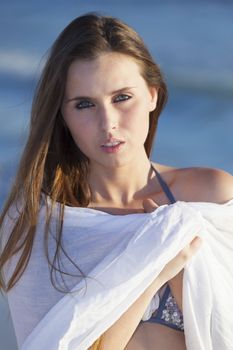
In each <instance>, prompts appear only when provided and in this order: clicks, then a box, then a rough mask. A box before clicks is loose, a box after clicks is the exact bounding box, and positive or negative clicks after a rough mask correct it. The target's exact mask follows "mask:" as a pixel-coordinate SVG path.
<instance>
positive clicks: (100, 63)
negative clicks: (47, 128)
mask: <svg viewBox="0 0 233 350" xmlns="http://www.w3.org/2000/svg"><path fill="white" fill-rule="evenodd" d="M143 83H144V84H145V82H144V79H143V78H142V75H141V67H140V65H139V64H138V63H137V62H136V60H134V59H133V58H132V57H130V56H127V55H124V54H120V53H116V52H109V53H105V54H101V55H100V56H98V57H97V58H95V59H92V60H75V61H74V62H73V63H72V64H71V65H70V67H69V69H68V74H67V81H66V91H67V92H69V90H73V89H74V88H75V89H81V90H87V89H88V91H90V90H95V92H96V88H98V89H103V90H106V91H107V90H109V89H111V90H112V88H113V85H114V88H116V89H117V88H119V89H120V88H122V87H123V86H131V85H132V86H133V85H134V84H143Z"/></svg>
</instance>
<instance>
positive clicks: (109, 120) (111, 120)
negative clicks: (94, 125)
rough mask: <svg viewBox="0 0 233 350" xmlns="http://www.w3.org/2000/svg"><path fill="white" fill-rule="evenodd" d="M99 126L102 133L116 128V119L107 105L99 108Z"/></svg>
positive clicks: (115, 115) (113, 112) (112, 110)
mask: <svg viewBox="0 0 233 350" xmlns="http://www.w3.org/2000/svg"><path fill="white" fill-rule="evenodd" d="M99 124H100V129H101V130H103V131H104V132H109V131H111V130H113V129H116V128H117V124H118V117H117V112H116V110H114V108H113V107H112V106H111V105H110V104H108V105H107V106H106V105H103V106H101V107H100V108H99Z"/></svg>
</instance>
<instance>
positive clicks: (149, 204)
mask: <svg viewBox="0 0 233 350" xmlns="http://www.w3.org/2000/svg"><path fill="white" fill-rule="evenodd" d="M142 205H143V208H144V210H145V212H146V213H151V212H152V211H154V210H155V209H157V208H158V207H159V206H158V204H156V203H155V201H153V199H151V198H146V199H144V200H143V202H142Z"/></svg>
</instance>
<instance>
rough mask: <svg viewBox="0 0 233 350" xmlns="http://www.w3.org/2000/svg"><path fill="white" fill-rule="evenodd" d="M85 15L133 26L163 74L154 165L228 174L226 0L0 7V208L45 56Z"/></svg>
mask: <svg viewBox="0 0 233 350" xmlns="http://www.w3.org/2000/svg"><path fill="white" fill-rule="evenodd" d="M89 11H100V12H101V13H103V14H107V15H112V16H116V17H119V18H120V19H122V20H123V21H125V22H126V23H128V24H129V25H131V26H133V27H134V28H135V29H136V30H137V31H138V32H139V34H140V35H141V36H142V37H143V38H144V41H145V42H146V44H147V46H148V47H149V49H150V50H151V52H152V54H153V56H154V58H155V60H156V61H157V63H158V64H159V65H160V67H161V69H162V71H163V72H164V75H165V78H166V81H167V83H168V87H169V95H170V97H169V102H168V105H167V107H166V109H165V110H164V112H163V114H162V116H161V118H160V122H159V127H158V132H157V137H156V142H155V144H154V149H153V155H152V159H153V160H155V161H157V162H161V163H164V164H169V165H172V166H178V167H188V166H204V167H215V168H222V169H224V170H226V171H228V172H231V173H233V159H232V149H233V136H232V133H233V41H232V37H233V3H232V1H231V0H229V1H227V0H218V1H217V0H195V1H190V0H170V1H169V0H160V1H159V0H144V1H142V0H118V1H112V0H109V1H103V0H102V1H100V0H95V1H91V0H89V1H78V0H76V1H72V0H68V1H64V0H63V1H61V0H60V1H59V0H57V1H50V2H48V1H45V0H40V1H39V2H38V1H35V0H21V1H16V0H15V1H12V0H8V1H7V2H6V1H3V0H0V43H1V45H0V209H1V208H2V205H3V202H4V199H5V198H6V195H7V193H8V190H9V186H10V184H11V182H12V179H13V176H14V174H15V170H16V167H17V163H18V160H19V157H20V154H21V152H22V147H23V145H24V142H25V139H26V135H27V127H28V123H29V116H30V107H31V101H32V96H33V92H34V88H35V84H36V81H37V79H38V76H39V74H40V71H41V68H42V66H43V62H44V57H45V56H46V53H47V50H48V49H49V47H50V46H51V44H52V43H53V41H54V40H55V39H56V37H57V35H58V34H59V33H60V32H61V30H62V29H63V28H64V27H65V26H66V25H67V24H68V23H69V22H70V21H71V20H72V19H74V18H75V17H77V16H79V15H82V14H84V13H85V12H89ZM16 349H17V347H16V342H15V336H14V331H13V326H12V323H11V318H10V315H9V310H8V307H7V301H6V299H5V298H3V297H0V350H16Z"/></svg>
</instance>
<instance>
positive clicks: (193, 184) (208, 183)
mask: <svg viewBox="0 0 233 350" xmlns="http://www.w3.org/2000/svg"><path fill="white" fill-rule="evenodd" d="M174 173H175V174H176V175H175V179H176V181H175V184H174V186H176V191H177V192H178V193H179V194H180V197H181V198H182V197H184V199H183V200H186V201H203V202H213V203H219V204H221V203H225V202H227V201H229V200H230V199H232V198H233V176H232V175H231V174H229V173H228V172H226V171H224V170H221V169H215V168H203V167H191V168H181V169H176V170H174ZM181 200H182V199H181Z"/></svg>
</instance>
